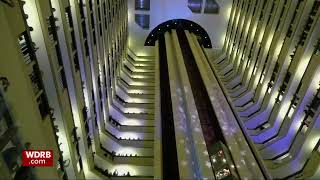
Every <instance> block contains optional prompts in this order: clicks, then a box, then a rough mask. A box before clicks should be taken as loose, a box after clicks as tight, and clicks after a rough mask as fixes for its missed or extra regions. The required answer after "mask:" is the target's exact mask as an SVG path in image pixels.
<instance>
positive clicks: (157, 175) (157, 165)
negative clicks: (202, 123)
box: [153, 41, 163, 179]
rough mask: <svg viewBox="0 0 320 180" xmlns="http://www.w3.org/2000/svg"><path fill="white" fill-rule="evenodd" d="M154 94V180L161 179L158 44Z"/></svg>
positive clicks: (157, 46) (157, 48) (157, 43)
mask: <svg viewBox="0 0 320 180" xmlns="http://www.w3.org/2000/svg"><path fill="white" fill-rule="evenodd" d="M155 49H156V51H155V92H154V98H155V99H154V127H155V129H154V146H153V147H154V153H153V154H154V159H153V161H154V176H153V178H154V179H162V156H163V154H162V150H161V149H162V143H161V142H162V139H161V138H162V135H161V128H162V127H161V109H160V106H161V98H160V96H161V94H160V67H159V66H160V65H159V60H160V59H159V42H158V41H157V42H156V45H155Z"/></svg>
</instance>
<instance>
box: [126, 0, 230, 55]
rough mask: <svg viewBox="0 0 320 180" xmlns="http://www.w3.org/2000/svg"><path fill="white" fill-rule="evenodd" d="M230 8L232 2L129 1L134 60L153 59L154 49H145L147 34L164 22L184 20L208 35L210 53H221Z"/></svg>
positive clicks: (228, 0)
mask: <svg viewBox="0 0 320 180" xmlns="http://www.w3.org/2000/svg"><path fill="white" fill-rule="evenodd" d="M149 2H150V6H148V4H149ZM216 3H217V4H218V7H219V12H217V9H216V8H217V7H216V5H217V4H216ZM145 5H146V6H147V7H146V6H145ZM231 5H232V0H128V11H129V12H128V13H129V17H128V19H129V41H128V44H129V48H130V50H131V51H133V52H134V54H135V55H137V56H153V55H154V47H150V46H149V47H146V46H144V43H145V40H146V39H147V37H148V35H149V33H150V32H151V31H152V30H153V29H154V28H155V27H156V26H158V25H159V24H161V23H163V22H165V21H168V20H171V19H187V20H191V21H194V22H196V23H197V24H199V25H200V26H202V27H203V28H204V29H205V30H206V31H207V33H208V35H209V37H210V39H211V42H212V46H213V49H221V48H222V46H223V41H224V36H225V33H226V29H227V25H228V19H229V14H230V12H231ZM136 6H137V7H139V6H140V7H142V9H141V10H136ZM210 7H211V10H210Z"/></svg>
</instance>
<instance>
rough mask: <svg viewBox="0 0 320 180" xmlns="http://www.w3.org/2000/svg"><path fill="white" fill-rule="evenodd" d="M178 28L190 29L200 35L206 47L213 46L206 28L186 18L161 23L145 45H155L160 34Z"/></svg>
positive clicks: (201, 42) (200, 40) (151, 33)
mask: <svg viewBox="0 0 320 180" xmlns="http://www.w3.org/2000/svg"><path fill="white" fill-rule="evenodd" d="M178 28H181V29H184V30H189V31H190V32H192V33H194V34H195V35H196V36H197V37H198V40H199V42H200V44H202V45H203V46H204V47H205V48H212V44H211V40H210V37H209V35H208V33H207V32H206V30H205V29H204V28H202V27H201V26H200V25H199V24H197V23H195V22H193V21H190V20H186V19H173V20H169V21H166V22H164V23H161V24H160V25H158V26H157V27H155V28H154V29H153V30H152V31H151V32H150V34H149V35H148V37H147V39H146V41H145V44H144V45H145V46H154V45H155V42H156V40H158V39H159V37H160V35H162V34H164V33H165V32H167V31H170V30H171V29H178Z"/></svg>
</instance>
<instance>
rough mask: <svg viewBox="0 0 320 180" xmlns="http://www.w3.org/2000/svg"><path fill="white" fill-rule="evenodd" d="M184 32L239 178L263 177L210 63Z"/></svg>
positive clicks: (197, 44) (195, 41) (192, 37)
mask: <svg viewBox="0 0 320 180" xmlns="http://www.w3.org/2000/svg"><path fill="white" fill-rule="evenodd" d="M185 32H186V36H187V39H188V41H189V44H190V48H191V50H192V53H193V56H194V58H195V61H196V63H197V65H198V68H199V71H200V74H201V77H202V79H203V81H204V84H205V86H206V89H207V92H208V95H209V97H210V101H211V104H212V107H213V108H214V111H215V113H216V116H217V119H218V122H219V124H220V127H221V128H222V132H223V135H224V137H225V140H226V143H227V144H226V145H227V147H228V148H229V150H230V152H231V155H232V158H233V160H234V163H235V165H236V168H237V170H238V173H239V176H240V178H241V179H247V178H249V179H264V177H263V175H262V173H261V170H260V168H259V166H258V164H257V162H256V159H255V158H254V156H253V154H252V151H251V150H250V148H249V145H248V143H247V142H246V139H245V137H244V135H243V134H242V133H241V128H240V126H239V125H238V124H237V122H236V121H237V120H236V118H235V117H234V115H233V113H232V110H231V108H230V106H229V104H228V102H227V100H226V98H225V97H224V94H223V93H222V89H221V88H220V86H219V84H218V81H217V79H216V78H215V77H214V74H213V72H212V70H211V69H210V64H209V63H208V61H207V58H206V56H205V54H204V52H203V51H202V49H201V47H200V45H199V43H198V41H197V37H196V36H195V35H194V34H190V33H189V32H188V31H185Z"/></svg>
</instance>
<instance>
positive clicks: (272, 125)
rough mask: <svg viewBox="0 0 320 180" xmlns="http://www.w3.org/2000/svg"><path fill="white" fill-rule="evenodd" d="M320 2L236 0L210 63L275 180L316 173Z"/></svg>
mask: <svg viewBox="0 0 320 180" xmlns="http://www.w3.org/2000/svg"><path fill="white" fill-rule="evenodd" d="M319 8H320V1H317V0H315V1H313V0H310V1H309V0H307V1H306V0H293V1H286V0H279V1H278V0H272V1H268V0H262V1H245V0H235V1H234V2H233V6H232V11H231V16H230V20H229V25H228V29H227V35H226V39H225V44H224V47H223V53H224V55H222V56H220V57H219V58H216V59H215V60H214V61H213V62H212V64H211V65H212V67H213V69H214V70H215V72H216V74H217V76H218V77H219V79H220V83H221V84H222V87H224V91H225V92H226V94H227V96H228V98H229V101H230V102H231V104H232V107H233V109H234V110H235V112H236V114H237V118H238V119H239V121H241V124H243V130H244V131H246V134H247V136H248V137H250V139H251V141H252V142H253V143H254V145H253V146H254V148H255V149H256V150H257V151H258V154H259V155H260V156H261V157H262V158H263V161H264V162H263V163H264V164H265V166H266V167H267V169H268V172H269V173H270V175H271V177H272V178H277V179H282V178H289V177H291V178H301V179H304V178H319V144H320V142H319V137H320V133H319V132H320V131H319V127H318V124H319V123H320V116H319V112H320V108H319V104H320V94H319V90H320V59H319V58H320V57H319V51H320V44H319V43H320V19H319V17H320V16H319V14H320V10H319Z"/></svg>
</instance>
